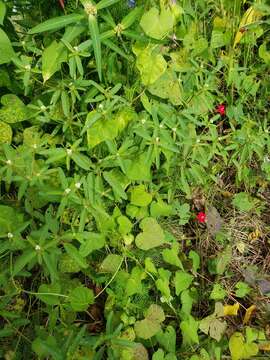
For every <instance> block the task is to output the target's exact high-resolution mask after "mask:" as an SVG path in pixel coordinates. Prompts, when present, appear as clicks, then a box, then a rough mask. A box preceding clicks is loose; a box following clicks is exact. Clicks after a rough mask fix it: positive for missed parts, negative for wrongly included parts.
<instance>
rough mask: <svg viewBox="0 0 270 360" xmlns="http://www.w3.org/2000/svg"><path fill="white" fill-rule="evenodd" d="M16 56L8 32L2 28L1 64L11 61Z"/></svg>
mask: <svg viewBox="0 0 270 360" xmlns="http://www.w3.org/2000/svg"><path fill="white" fill-rule="evenodd" d="M14 56H15V52H14V50H13V48H12V45H11V42H10V40H9V38H8V36H7V34H6V33H5V32H4V30H2V29H0V65H1V64H6V63H9V62H10V61H11V59H12V58H13V57H14Z"/></svg>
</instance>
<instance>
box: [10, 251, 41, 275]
mask: <svg viewBox="0 0 270 360" xmlns="http://www.w3.org/2000/svg"><path fill="white" fill-rule="evenodd" d="M35 256H37V253H36V251H35V250H30V251H29V250H28V251H25V252H24V253H23V254H22V255H20V256H19V257H17V259H16V261H15V263H14V265H13V271H12V275H13V276H16V275H17V274H18V273H19V272H20V271H21V270H22V269H23V268H24V267H25V266H26V265H27V264H28V263H30V262H31V261H32V260H33V259H34V257H35Z"/></svg>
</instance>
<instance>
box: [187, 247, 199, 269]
mask: <svg viewBox="0 0 270 360" xmlns="http://www.w3.org/2000/svg"><path fill="white" fill-rule="evenodd" d="M188 258H189V259H191V260H192V271H193V273H196V272H197V271H198V269H199V268H200V262H201V260H200V256H199V255H198V254H197V253H196V251H194V250H190V252H189V254H188Z"/></svg>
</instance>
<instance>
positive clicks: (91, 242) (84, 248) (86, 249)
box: [79, 232, 105, 257]
mask: <svg viewBox="0 0 270 360" xmlns="http://www.w3.org/2000/svg"><path fill="white" fill-rule="evenodd" d="M104 246H105V236H104V235H103V234H98V233H94V232H87V233H84V241H83V242H82V244H81V246H80V249H79V253H80V255H81V256H82V257H86V256H88V255H89V254H91V253H92V252H93V251H96V250H99V249H102V248H103V247H104Z"/></svg>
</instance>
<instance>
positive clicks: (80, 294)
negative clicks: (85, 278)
mask: <svg viewBox="0 0 270 360" xmlns="http://www.w3.org/2000/svg"><path fill="white" fill-rule="evenodd" d="M68 300H69V302H70V305H71V307H72V309H73V310H74V311H86V310H87V308H88V307H89V305H91V304H94V302H95V297H94V293H93V290H90V289H88V288H87V287H84V286H78V287H76V288H75V289H73V290H72V291H71V292H70V294H69V297H68Z"/></svg>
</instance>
